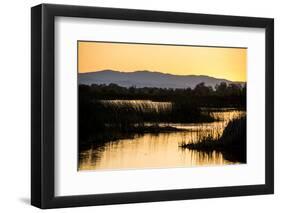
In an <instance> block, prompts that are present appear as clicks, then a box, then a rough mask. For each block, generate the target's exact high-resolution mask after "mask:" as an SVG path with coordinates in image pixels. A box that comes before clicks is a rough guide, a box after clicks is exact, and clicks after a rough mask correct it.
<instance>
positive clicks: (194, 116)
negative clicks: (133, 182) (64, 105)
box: [79, 99, 215, 139]
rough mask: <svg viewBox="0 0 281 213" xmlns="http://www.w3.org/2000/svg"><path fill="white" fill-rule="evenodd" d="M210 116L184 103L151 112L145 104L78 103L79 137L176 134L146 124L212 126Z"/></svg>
mask: <svg viewBox="0 0 281 213" xmlns="http://www.w3.org/2000/svg"><path fill="white" fill-rule="evenodd" d="M213 121H215V118H214V117H213V116H212V113H211V112H205V111H203V110H201V109H200V108H199V107H198V106H196V105H194V104H191V103H190V102H188V101H178V102H173V103H171V104H170V105H169V107H160V108H159V107H158V108H155V107H153V106H150V105H149V104H141V105H137V106H134V105H132V104H129V103H126V102H125V103H122V102H121V103H118V104H114V103H104V102H102V101H98V100H96V101H89V100H85V99H84V100H83V99H79V137H80V138H81V139H82V138H85V137H87V136H89V135H90V134H95V133H98V132H106V131H109V130H110V131H112V130H113V131H118V132H124V133H126V132H138V133H146V132H163V131H178V130H177V129H175V128H172V127H166V128H163V127H159V126H158V125H154V126H150V127H147V126H145V124H146V123H154V124H157V123H167V124H168V123H199V122H213Z"/></svg>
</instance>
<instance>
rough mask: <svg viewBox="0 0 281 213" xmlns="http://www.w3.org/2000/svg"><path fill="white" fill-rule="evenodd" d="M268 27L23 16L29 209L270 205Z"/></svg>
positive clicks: (74, 13) (263, 23)
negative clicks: (266, 199) (218, 201)
mask: <svg viewBox="0 0 281 213" xmlns="http://www.w3.org/2000/svg"><path fill="white" fill-rule="evenodd" d="M273 36H274V21H273V19H270V18H255V17H238V16H222V15H207V14H192V13H177V12H164V11H148V10H129V9H116V8H115V9H113V8H101V7H85V6H66V5H51V4H42V5H38V6H35V7H33V8H32V9H31V39H32V42H31V43H32V44H31V45H32V46H31V50H32V54H31V58H32V63H31V72H32V73H31V76H32V79H31V82H32V85H31V89H32V94H31V95H32V103H31V108H32V117H31V121H32V122H31V123H32V134H31V135H32V137H31V147H32V150H31V152H32V155H31V203H32V205H34V206H37V207H40V208H58V207H74V206H88V205H104V204H121V203H137V202H153V201H168V200H181V199H196V198H214V197H226V196H243V195H259V194H272V193H273V191H274V155H273V154H274V152H273V145H274V37H273Z"/></svg>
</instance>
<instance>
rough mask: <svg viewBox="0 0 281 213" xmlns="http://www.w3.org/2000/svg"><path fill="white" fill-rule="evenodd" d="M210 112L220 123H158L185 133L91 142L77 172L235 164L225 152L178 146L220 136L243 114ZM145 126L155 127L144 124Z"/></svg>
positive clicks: (82, 155)
mask: <svg viewBox="0 0 281 213" xmlns="http://www.w3.org/2000/svg"><path fill="white" fill-rule="evenodd" d="M153 104H154V103H153ZM161 104H163V103H161ZM156 105H157V104H156ZM165 107H167V105H166V106H165ZM212 113H213V116H214V117H215V118H217V119H218V120H219V121H216V122H212V123H199V124H198V123H196V124H180V123H173V124H171V123H170V124H165V123H160V124H159V125H160V126H166V125H170V126H173V127H177V128H181V129H184V130H186V131H180V132H170V133H158V134H152V133H145V134H135V135H133V136H131V137H130V139H121V140H117V141H113V142H108V143H105V144H102V145H95V143H93V145H92V146H91V147H90V148H88V149H86V150H83V151H81V152H80V153H79V170H99V169H111V170H112V169H113V170H114V169H138V168H141V169H144V168H167V167H188V166H202V165H226V164H233V163H238V162H235V160H234V158H233V157H232V156H227V155H226V153H222V152H218V151H212V152H202V151H196V150H189V149H181V148H180V147H179V144H181V143H183V142H185V143H188V142H194V141H196V140H197V139H198V137H200V135H201V134H213V136H214V137H219V136H220V135H221V134H222V132H223V129H224V128H225V126H226V125H227V123H228V122H229V120H231V119H233V118H237V117H240V116H242V115H245V111H240V110H236V109H223V110H219V111H217V110H213V111H212ZM145 125H154V124H150V123H146V124H145Z"/></svg>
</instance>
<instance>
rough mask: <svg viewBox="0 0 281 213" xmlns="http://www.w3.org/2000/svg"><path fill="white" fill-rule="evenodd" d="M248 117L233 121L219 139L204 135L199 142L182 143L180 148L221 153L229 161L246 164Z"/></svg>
mask: <svg viewBox="0 0 281 213" xmlns="http://www.w3.org/2000/svg"><path fill="white" fill-rule="evenodd" d="M246 129H247V128H246V117H241V118H237V119H233V120H232V121H230V122H229V123H228V125H227V126H226V127H225V129H224V131H223V133H222V135H221V136H220V137H219V138H216V137H213V136H212V134H208V133H207V134H205V135H204V134H203V135H202V136H201V137H199V138H198V140H197V141H195V142H191V143H182V144H181V145H180V147H182V148H188V149H192V150H199V151H204V152H212V151H214V150H216V151H221V152H222V153H223V155H224V158H225V159H227V160H229V161H239V162H244V163H246Z"/></svg>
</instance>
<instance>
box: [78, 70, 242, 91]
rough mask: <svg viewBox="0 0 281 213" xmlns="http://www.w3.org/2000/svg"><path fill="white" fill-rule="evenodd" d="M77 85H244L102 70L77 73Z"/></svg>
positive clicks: (193, 78)
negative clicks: (202, 83)
mask: <svg viewBox="0 0 281 213" xmlns="http://www.w3.org/2000/svg"><path fill="white" fill-rule="evenodd" d="M78 81H79V84H86V85H91V84H110V83H114V84H118V85H119V86H123V87H131V86H134V87H137V88H141V87H158V88H173V89H175V88H187V87H190V88H194V87H195V86H196V85H197V84H199V83H201V82H204V83H205V85H207V86H212V87H214V86H215V85H216V84H220V83H221V82H226V83H227V84H229V83H237V84H244V82H233V81H229V80H226V79H219V78H214V77H209V76H205V75H172V74H166V73H161V72H151V71H146V70H144V71H135V72H120V71H114V70H102V71H96V72H88V73H79V74H78Z"/></svg>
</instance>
